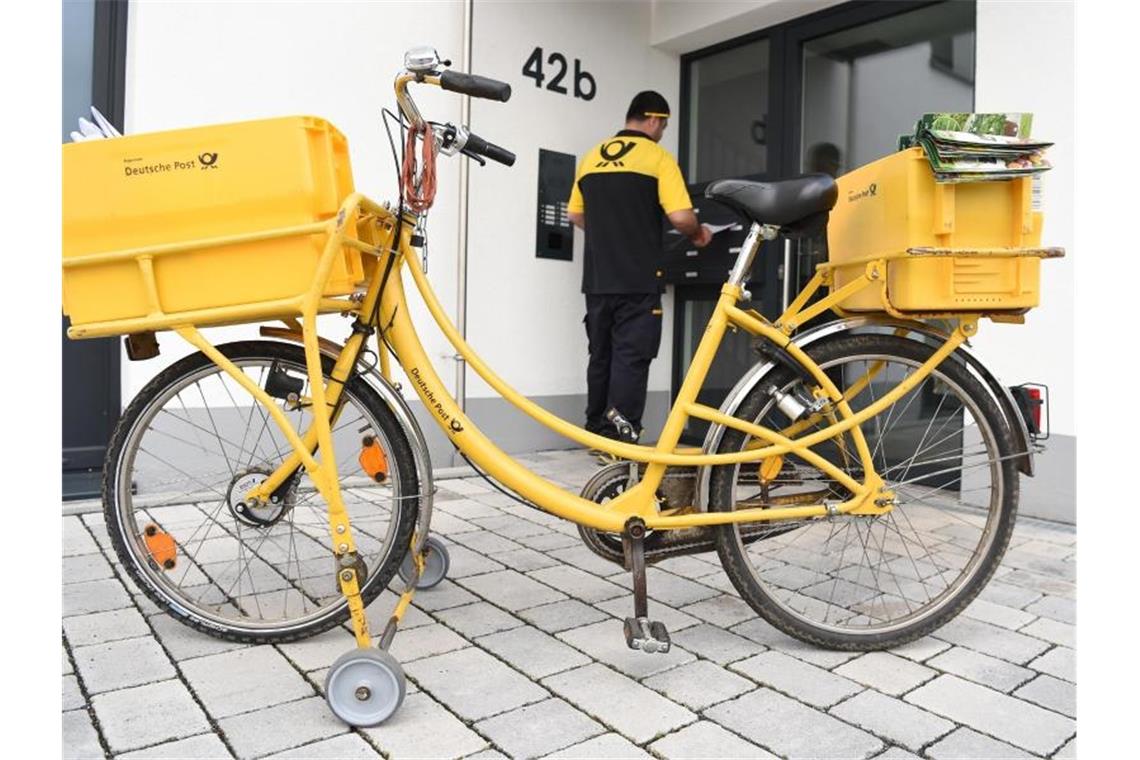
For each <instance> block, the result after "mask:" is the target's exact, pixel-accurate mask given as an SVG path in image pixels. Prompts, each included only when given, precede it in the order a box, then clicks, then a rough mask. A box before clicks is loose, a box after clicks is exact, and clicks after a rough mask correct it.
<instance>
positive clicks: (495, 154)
mask: <svg viewBox="0 0 1140 760" xmlns="http://www.w3.org/2000/svg"><path fill="white" fill-rule="evenodd" d="M404 64H405V70H404V71H402V72H400V73H399V74H398V75H397V76H396V83H395V88H396V101H397V103H398V104H399V107H400V111H401V113H402V114H403V115H404V116H405V117H406V118H407V119H408V121H410V122H411V123H412V125H413V126H414V127H419V126H420V125H422V124H424V123H425V119H424V118H423V116H422V115H421V114H420V111H419V109H418V108H417V107H416V103H415V101H414V100H413V99H412V96H411V93H410V92H408V85H409V84H412V83H413V82H418V83H420V84H428V85H436V86H438V87H440V88H441V89H444V90H448V91H450V92H458V93H462V94H464V95H470V96H472V97H475V98H486V99H488V100H498V101H500V102H504V103H505V102H506V101H508V100H510V97H511V86H510V85H509V84H507V83H506V82H500V81H498V80H497V79H491V78H490V77H483V76H479V75H478V74H464V73H463V72H460V71H449V70H442V71H441V69H442V67H443V66H449V65H451V64H450V61H441V60H440V59H439V55H438V53H436V51H435V49H434V48H423V49H419V48H417V49H413V50H410V51H408V53H406V54H405V56H404ZM436 148H437V150H441V152H443V153H444V154H446V155H454V154H455V153H456V152H462V153H463V154H465V155H467V156H470V157H471V158H473V159H475V160H476V161H478V162H479V163H480V164H482V163H483V159H484V158H489V159H490V160H492V161H497V162H498V163H500V164H503V165H504V166H513V165H514V163H515V154H514V153H512V152H511V151H509V150H507V149H506V148H503V147H500V146H498V145H495V144H494V143H492V142H488V141H487V140H484V139H483V138H482V137H479V136H478V135H475V134H471V133H470V132H468V131H467V130H466V128H465V127H454V126H452V125H450V124H448V125H446V129H445V131H444V133H443V134H437V135H436Z"/></svg>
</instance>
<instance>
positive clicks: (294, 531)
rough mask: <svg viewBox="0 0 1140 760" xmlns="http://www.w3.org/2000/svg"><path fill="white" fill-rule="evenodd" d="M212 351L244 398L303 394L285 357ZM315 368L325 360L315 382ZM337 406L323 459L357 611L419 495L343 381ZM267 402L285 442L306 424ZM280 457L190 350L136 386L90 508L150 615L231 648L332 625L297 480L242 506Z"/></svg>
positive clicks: (331, 572) (331, 577)
mask: <svg viewBox="0 0 1140 760" xmlns="http://www.w3.org/2000/svg"><path fill="white" fill-rule="evenodd" d="M218 350H219V351H221V352H222V354H224V355H225V356H226V357H227V358H229V359H230V361H232V362H233V363H234V364H236V365H237V366H238V367H239V368H240V369H241V370H242V371H243V372H244V373H245V375H246V376H247V377H249V378H250V379H251V380H253V382H255V383H257V384H258V385H259V386H260V387H262V388H265V387H266V385H267V383H269V384H271V385H272V384H276V385H278V386H295V387H299V388H300V393H299V395H300V396H301V397H302V398H304V397H308V396H309V388H308V379H307V374H306V371H305V357H304V352H303V350H302V349H301V348H300V347H298V346H292V345H288V344H283V343H273V342H267V341H256V342H243V343H231V344H228V345H223V346H219V349H218ZM331 365H332V361H331V360H330V359H327V358H326V359H325V372H326V373H328V372H330V371H331ZM271 377H272V378H274V380H272V381H271V380H270V378H271ZM342 398H343V404H342V406H341V409H340V412H339V414H338V416H337V418H336V420H335V421H334V424H333V449H334V453H335V454H336V457H337V469H338V472H339V474H340V488H341V494H342V497H343V500H344V503H345V507H346V509H347V510H348V513H349V518H350V520H351V524H352V535H353V538H354V540H355V543H356V547H357V555H358V557H359V559H360V562H359V563H358V565H357V570H358V572H361V573H362V574H364V575H365V576H366V577H365V580H364V582H363V584H362V586H361V596H362V598H363V600H364V603H365V604H368V603H369V602H370V601H372V600H373V599H375V598H376V596H377V595H378V594H379V593H380V592H381V591H382V590H384V589H385V588H386V587H387V586H388V584H389V582H390V581H391V580H392V576H393V575H394V574H395V573H396V570H397V568H398V567H399V564H400V561H401V560H402V559H403V558H404V554H405V553H406V552H407V550H408V546H409V543H410V540H411V534H412V529H413V527H414V525H415V521H416V515H417V510H418V503H419V501H418V493H419V484H418V481H417V478H416V470H415V466H414V463H413V459H412V452H411V448H410V446H409V444H408V441H407V438H406V437H405V436H404V434H403V432H402V430H401V428H400V426H399V424H398V423H397V421H396V418H395V416H394V415H393V414H392V412H391V410H390V409H389V408H388V407H387V405H386V404H385V403H384V402H383V400H382V399H381V398H380V397H379V396H378V395H377V394H376V393H375V392H374V391H373V390H372V389H371V388H370V387H369V386H368V385H367V383H365V382H364V381H363V380H361V379H360V378H358V377H354V378H352V379H350V380H349V381H348V382H347V383H346V384H345V387H344V393H343V396H342ZM275 403H277V404H278V405H279V407H280V408H281V409H282V410H283V411H284V412H285V414H286V416H287V417H288V418H289V420H290V422H291V423H292V424H293V425H294V427H295V429H296V430H298V431H300V432H302V433H303V432H304V431H305V430H307V429H308V428H309V426H310V425H311V424H312V422H313V416H312V414H311V413H310V411H309V408H308V407H307V406H301V407H299V408H290V406H295V405H288V404H287V403H286V402H285V401H280V400H275ZM369 437H371V438H373V439H374V440H375V441H376V442H377V443H378V444H379V446H380V448H381V450H382V451H383V452H384V455H385V456H386V459H387V467H388V475H387V477H386V478H383V482H377V479H376V478H374V477H372V476H370V475H369V474H368V473H367V472H365V471H364V469H363V467H362V465H361V463H360V461H359V460H360V459H362V457H361V453H362V446H363V445H364V444H363V441H364V440H365V439H367V438H369ZM291 452H292V446H291V445H290V444H289V443H288V441H287V440H286V439H285V436H284V435H283V434H282V432H281V430H280V429H279V428H278V427H277V425H276V423H275V422H274V421H273V419H272V417H271V416H270V415H269V413H268V412H267V411H266V410H265V409H264V408H263V407H262V406H261V405H260V404H258V403H257V402H256V401H255V400H254V399H253V398H252V397H251V396H250V395H249V394H248V393H247V392H246V391H245V390H244V389H243V388H242V387H241V386H240V385H239V384H238V383H237V382H236V381H235V380H234V379H233V378H231V377H230V376H229V375H227V374H226V373H225V372H223V371H222V370H221V369H220V368H219V367H217V366H216V365H215V364H214V363H213V362H211V361H210V360H209V358H208V357H206V356H205V355H204V354H202V353H195V354H192V355H190V356H188V357H186V358H185V359H182V360H181V361H178V362H176V363H175V364H174V365H172V366H171V367H169V368H168V369H166V370H165V371H163V372H162V373H160V374H159V375H158V376H157V377H155V378H154V379H153V380H151V382H149V383H148V384H147V385H146V387H145V388H143V390H142V391H141V392H140V393H139V395H138V396H137V397H136V398H135V399H134V401H132V402H131V404H130V406H128V407H127V409H126V411H125V412H124V413H123V417H122V419H121V420H120V422H119V425H118V427H117V428H116V430H115V434H114V436H113V438H112V442H111V446H110V447H109V449H108V452H107V461H106V465H105V467H104V476H103V504H104V514H105V516H106V521H107V530H108V532H109V534H110V537H111V543H112V545H113V546H114V548H115V552H116V553H117V554H118V556H119V560H120V561H121V562H122V564H123V567H124V568H126V571H127V573H128V574H129V575H130V576H131V578H132V579H133V580H134V581H135V583H136V584H138V586H139V587H140V588H141V589H142V590H143V591H145V592H146V594H147V596H148V597H150V599H151V600H152V601H154V603H155V604H157V605H158V606H159V607H161V608H162V609H164V610H166V611H167V612H169V613H170V614H171V616H173V617H174V618H175V619H177V620H179V621H181V622H183V623H185V624H187V625H189V626H191V627H193V628H196V629H198V630H200V631H203V632H205V633H209V634H211V635H213V636H218V637H220V638H225V639H230V640H236V641H245V642H259V643H260V642H282V641H292V640H296V639H301V638H305V637H307V636H312V635H314V634H316V633H320V632H321V631H325V630H327V629H329V628H332V627H333V626H335V625H337V624H338V623H341V622H343V621H345V620H347V619H348V616H349V610H348V605H347V601H346V600H345V598H344V597H343V596H342V595H341V593H340V589H339V587H338V584H337V582H336V569H337V568H336V560H335V557H334V547H333V546H332V539H331V536H330V534H329V524H328V511H327V510H328V508H327V504H326V502H325V500H324V498H323V497H322V496H321V494H320V493H319V492H318V491H317V489H316V487H315V486H314V485H313V483H312V481H311V480H310V478H309V476H308V473H307V472H305V470H304V468H303V467H302V468H300V469H299V471H298V472H297V474H296V475H295V476H294V478H293V480H292V481H291V484H290V485H289V486H288V487H286V488H283V489H279V491H280V493H279V494H278V495H277V499H276V501H272V500H271V502H270V503H269V504H266V505H264V506H253V505H247V504H245V503H244V502H243V501H242V495H243V494H244V493H246V492H247V491H248V490H249V489H250V488H252V487H254V486H255V485H257V484H258V483H260V482H262V481H264V479H265V478H266V477H268V475H269V474H270V473H272V472H273V471H274V470H275V469H276V467H277V466H278V464H280V463H281V462H282V461H283V460H284V459H285V457H287V456H288V455H289V454H290V453H291ZM316 456H317V459H318V460H320V459H321V453H320V452H319V451H318V452H317V454H316Z"/></svg>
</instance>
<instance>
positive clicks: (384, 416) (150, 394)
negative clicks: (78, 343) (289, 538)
mask: <svg viewBox="0 0 1140 760" xmlns="http://www.w3.org/2000/svg"><path fill="white" fill-rule="evenodd" d="M218 350H219V351H220V352H221V353H222V354H223V355H224V356H226V357H227V358H228V359H230V360H231V361H233V362H234V363H235V364H238V365H239V366H244V365H250V364H252V363H269V364H270V365H271V366H273V365H274V363H280V365H278V366H281V365H283V366H288V367H290V368H293V369H295V370H296V371H297V372H298V374H301V373H303V372H304V367H305V356H304V351H303V349H302V348H301V347H300V346H295V345H292V344H286V343H279V342H273V341H243V342H235V343H229V344H224V345H220V346H218ZM322 363H323V370H324V372H325V374H326V376H327V374H328V373H329V372H331V370H332V365H333V360H332V359H331V358H330V357H327V356H322ZM211 368H214V369H218V371H219V372H220V371H221V370H220V369H219V368H217V367H216V365H214V364H213V362H212V361H211V360H210V359H209V357H207V356H206V355H205V354H203V353H201V352H196V353H193V354H191V355H189V356H187V357H185V358H183V359H181V360H179V361H177V362H175V363H174V364H172V365H171V366H170V367H168V368H167V369H165V370H163V371H162V372H160V373H159V374H158V375H156V376H155V377H154V378H153V379H152V380H151V381H150V382H148V383H147V384H146V386H145V387H144V388H143V389H142V390H141V391H140V392H139V394H138V395H137V396H136V397H135V398H134V399H133V400H132V401H131V403H130V405H128V407H127V408H126V410H125V411H124V412H123V415H122V417H121V418H120V420H119V423H118V425H117V426H116V428H115V431H114V434H113V436H112V439H111V443H110V445H109V447H108V450H107V456H106V459H105V462H104V468H103V483H102V495H103V508H104V516H105V519H106V523H107V530H108V533H109V535H110V539H111V545H112V546H113V547H114V550H115V553H116V555H117V556H118V558H119V561H120V563H121V564H122V566H123V568H124V569H125V570H126V572H127V574H128V576H129V577H130V578H131V580H133V581H134V582H135V584H136V585H137V586H138V587H139V588H140V589H141V590H142V591H143V592H144V593H145V594H146V596H147V598H149V599H150V600H151V601H152V602H154V603H155V604H156V605H157V606H158V607H159V608H160V609H162V610H163V611H165V612H167V613H169V614H170V615H171V617H173V618H174V619H175V620H178V621H179V622H181V623H183V624H185V625H187V626H189V627H190V628H193V629H195V630H198V631H201V632H203V633H206V634H209V635H211V636H214V637H216V638H220V639H224V640H228V641H236V642H242V643H254V644H264V643H285V642H290V641H298V640H301V639H305V638H308V637H310V636H314V635H316V634H319V633H322V632H324V631H327V630H329V629H331V628H333V627H335V626H337V625H339V624H341V623H344V622H345V621H347V620H348V619H349V609H348V604H347V600H346V599H345V598H344V597H343V596H340V597H339V603H335V602H330V603H329V604H328V605H327V609H326V610H325V611H324V612H323V613H318V614H316V615H315V616H313V617H312V619H311V620H309V621H307V622H305V623H304V624H300V625H298V624H294V623H290V622H289V621H288V620H285V621H282V623H281V625H279V626H277V627H263V626H256V625H252V624H246V625H239V624H227V623H225V622H224V621H220V620H218V619H216V618H208V617H205V616H203V615H202V614H196V613H195V612H194V611H193V610H192V609H188V608H187V605H186V603H185V602H186V600H185V599H172V598H171V595H172V593H171V590H170V589H164V588H160V587H159V584H157V583H156V582H154V581H152V580H151V578H150V575H149V574H148V572H146V571H144V570H143V565H144V564H145V565H147V566H148V567H151V568H152V569H153V558H150V557H147V556H144V552H143V551H142V548H141V547H140V546H139V544H138V543H137V542H136V541H134V540H130V539H129V538H128V533H129V532H130V531H131V526H128V525H127V524H126V522H125V517H126V515H125V514H124V509H123V508H122V507H123V504H122V496H123V495H124V493H126V492H129V491H130V490H131V486H130V485H127V484H129V483H130V476H131V473H130V472H124V471H123V467H124V464H125V462H127V461H130V460H133V452H132V451H127V450H126V449H125V447H126V446H127V445H128V443H131V445H132V447H133V448H134V449H135V450H136V451H137V448H138V447H139V446H138V444H139V442H140V441H142V440H144V439H143V438H141V437H139V436H138V435H136V427H137V425H138V424H139V422H140V420H143V419H146V418H147V416H148V412H149V413H150V415H151V416H153V415H155V414H157V413H158V411H159V410H154V411H151V409H152V406H153V405H154V404H155V403H156V401H158V400H161V399H163V398H164V395H169V393H170V391H171V389H172V388H178V387H179V384H180V383H184V382H185V380H186V379H187V378H190V377H194V376H196V375H198V374H200V373H202V372H204V371H206V370H209V369H211ZM344 397H345V398H346V399H347V400H348V401H351V402H352V403H353V404H355V405H357V406H358V407H359V408H360V409H362V410H365V411H366V412H367V414H368V415H370V416H371V420H370V422H371V423H372V424H374V425H375V426H376V427H377V428H379V430H378V432H379V433H381V434H382V435H383V437H384V439H385V441H386V443H387V447H386V448H387V452H386V454H387V457H388V463H389V466H390V468H391V471H392V473H393V474H395V475H396V476H397V477H396V478H393V479H391V480H392V482H398V483H399V489H400V493H399V494H398V495H397V496H396V497H395V499H394V503H395V505H396V507H395V508H393V509H392V510H391V520H393V521H394V522H395V524H394V526H393V527H391V528H390V529H389V533H388V535H389V540H387V541H386V542H385V544H384V547H383V549H382V554H383V558H382V561H380V562H378V563H376V564H375V566H374V567H371V568H368V575H367V578H366V580H365V581H364V583H363V585H362V586H361V597H362V599H363V601H364V603H365V605H367V604H369V603H370V602H372V601H373V600H374V599H375V598H376V597H377V596H378V595H379V594H380V593H381V592H382V591H383V590H384V589H385V588H387V587H388V585H389V583H390V582H391V581H392V578H393V577H394V576H395V574H396V571H397V569H398V568H399V566H400V563H401V562H402V561H403V559H404V556H405V554H406V553H407V551H408V548H409V545H410V541H411V535H412V531H413V530H414V527H415V524H416V518H417V515H418V510H419V499H418V498H415V497H407V496H406V495H407V494H412V495H415V494H418V491H419V484H418V479H417V475H416V468H415V463H414V459H413V455H412V449H411V444H410V443H409V441H408V440H407V437H406V436H405V435H404V433H403V430H402V428H401V427H400V425H399V423H398V422H397V420H396V417H395V415H394V414H393V413H392V411H391V410H390V409H389V408H388V406H387V405H386V404H385V403H384V401H383V400H382V399H381V398H380V397H379V395H377V394H376V392H375V391H373V390H372V388H371V387H369V385H368V384H367V382H366V381H364V380H363V379H362V378H360V377H352V378H350V379H349V380H348V381H347V382H346V383H345V389H344ZM250 414H251V415H252V411H251V413H250ZM269 424H273V423H269ZM139 435H144V436H145V431H144V432H143V433H141V434H139ZM244 442H245V440H244V439H243V444H244ZM219 444H221V438H219ZM223 450H224V447H223ZM285 451H289V449H288V448H286V449H285ZM128 454H130V455H132V456H130V457H128V456H127V455H128ZM338 454H339V456H341V457H343V453H340V452H338ZM342 477H343V473H342ZM124 488H126V491H124ZM401 497H404V498H401ZM144 508H145V507H140V509H144ZM352 517H353V516H352V515H351V511H350V519H352ZM324 533H325V535H326V537H327V536H328V530H327V523H326V527H325V529H324ZM354 535H356V536H357V539H358V545H359V542H360V539H361V534H360V533H359V531H358V530H354ZM327 540H328V541H330V543H331V538H330V539H327ZM239 542H240V538H239ZM326 548H329V552H330V553H329V559H328V560H327V562H328V573H327V576H328V579H329V583H330V584H333V585H330V588H336V586H335V583H336V581H335V575H334V570H335V568H334V563H333V560H332V558H331V557H332V553H331V546H330V547H326ZM311 561H314V562H317V561H320V560H319V558H318V559H314V560H311ZM299 562H300V560H299V558H298V567H299ZM286 564H287V565H288V560H286ZM311 577H316V576H311ZM337 593H339V592H337ZM330 598H331V597H330Z"/></svg>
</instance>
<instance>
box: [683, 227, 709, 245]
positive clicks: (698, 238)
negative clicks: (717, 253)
mask: <svg viewBox="0 0 1140 760" xmlns="http://www.w3.org/2000/svg"><path fill="white" fill-rule="evenodd" d="M712 238H713V231H712V229H710V228H709V226H708V225H707V224H702V225H701V227H700V229H699V230H697V234H696V235H694V236H693V237H690V238H689V241H690V242H691V243H692V244H693V245H695V246H696V247H697V248H704V247H705V246H706V245H708V244H709V243H711V242H712Z"/></svg>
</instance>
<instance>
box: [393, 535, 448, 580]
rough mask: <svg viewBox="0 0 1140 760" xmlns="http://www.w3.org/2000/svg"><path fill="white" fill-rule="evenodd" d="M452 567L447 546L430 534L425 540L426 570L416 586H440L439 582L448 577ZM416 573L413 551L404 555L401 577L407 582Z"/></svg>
mask: <svg viewBox="0 0 1140 760" xmlns="http://www.w3.org/2000/svg"><path fill="white" fill-rule="evenodd" d="M449 567H451V557H450V555H448V553H447V546H446V545H445V544H444V543H443V542H442V541H440V540H439V539H438V538H436V537H435V536H428V538H427V541H425V542H424V572H423V575H421V576H420V582H419V583H417V584H416V588H417V589H420V590H423V589H426V588H432V587H433V586H438V585H439V582H440V581H442V580H443V579H444V578H446V577H447V570H448V568H449ZM415 575H416V565H415V560H414V559H413V557H412V553H411V552H408V556H406V557H404V562H403V564H401V565H400V577H401V578H403V579H404V582H405V583H407V582H408V581H409V580H411V579H412V578H414V577H415Z"/></svg>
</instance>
